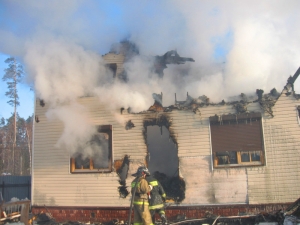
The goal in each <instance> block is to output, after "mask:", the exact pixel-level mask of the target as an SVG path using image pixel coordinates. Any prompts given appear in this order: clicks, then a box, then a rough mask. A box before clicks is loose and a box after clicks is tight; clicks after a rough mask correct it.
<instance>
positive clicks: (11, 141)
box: [0, 57, 33, 175]
mask: <svg viewBox="0 0 300 225" xmlns="http://www.w3.org/2000/svg"><path fill="white" fill-rule="evenodd" d="M5 63H7V64H8V67H7V68H6V69H4V75H3V77H2V80H3V81H5V82H6V84H7V91H6V93H5V95H6V96H7V97H8V98H9V101H8V102H7V103H8V104H9V105H11V106H12V107H13V113H12V116H11V117H10V118H8V119H4V118H3V117H2V118H1V121H0V174H2V175H30V174H31V153H32V128H33V116H29V117H28V118H27V119H24V118H21V117H20V116H19V114H18V113H17V107H18V106H19V105H20V102H19V95H18V86H17V85H18V83H20V82H21V79H22V77H23V75H24V71H23V67H22V65H21V64H20V63H18V62H17V60H16V59H15V58H14V57H9V58H7V59H6V60H5Z"/></svg>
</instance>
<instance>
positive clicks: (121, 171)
mask: <svg viewBox="0 0 300 225" xmlns="http://www.w3.org/2000/svg"><path fill="white" fill-rule="evenodd" d="M114 167H115V169H116V171H117V174H118V175H119V177H120V180H119V183H120V185H121V186H119V188H118V189H119V195H120V197H121V198H126V197H127V195H128V194H129V192H128V190H127V186H126V178H127V175H128V169H129V156H128V155H125V156H124V158H123V159H121V160H116V161H115V163H114Z"/></svg>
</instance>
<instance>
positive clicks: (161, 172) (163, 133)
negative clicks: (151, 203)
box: [144, 115, 185, 203]
mask: <svg viewBox="0 0 300 225" xmlns="http://www.w3.org/2000/svg"><path fill="white" fill-rule="evenodd" d="M170 126H171V122H170V119H169V118H168V117H167V116H165V115H161V116H159V117H157V118H155V119H153V120H145V121H144V137H145V142H146V144H147V148H148V157H147V165H148V168H149V171H150V173H151V175H152V176H153V177H154V178H156V179H157V180H158V181H159V182H160V183H161V185H162V186H163V188H164V190H165V192H166V194H167V200H168V202H176V203H180V202H181V201H183V200H184V198H185V181H184V180H183V178H181V177H180V176H179V168H178V166H179V160H178V148H177V143H176V139H175V137H174V134H173V133H170V131H169V128H170Z"/></svg>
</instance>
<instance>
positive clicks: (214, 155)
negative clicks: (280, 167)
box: [209, 113, 266, 169]
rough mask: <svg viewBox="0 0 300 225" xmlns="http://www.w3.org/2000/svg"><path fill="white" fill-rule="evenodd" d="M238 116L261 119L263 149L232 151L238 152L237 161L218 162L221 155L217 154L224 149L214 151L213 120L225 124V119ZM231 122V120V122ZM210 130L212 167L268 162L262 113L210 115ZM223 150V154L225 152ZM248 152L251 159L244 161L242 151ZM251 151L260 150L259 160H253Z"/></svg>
mask: <svg viewBox="0 0 300 225" xmlns="http://www.w3.org/2000/svg"><path fill="white" fill-rule="evenodd" d="M234 117H235V118H236V119H237V121H238V120H239V119H242V120H247V119H250V121H251V119H256V120H257V119H259V129H260V135H259V136H260V138H261V140H260V142H261V150H257V151H255V150H241V151H238V150H237V151H231V152H236V161H237V162H236V163H231V164H230V163H228V164H218V160H219V158H218V157H220V155H219V156H217V153H218V152H219V153H221V152H222V151H214V150H213V141H214V140H213V135H212V127H211V126H212V122H213V123H216V121H217V122H219V123H220V124H223V121H228V122H229V121H232V118H234ZM229 124H230V122H229ZM209 130H210V146H211V155H212V169H217V168H228V167H248V166H264V165H265V164H266V161H265V155H266V153H265V143H264V132H263V118H262V116H261V113H246V114H239V115H231V114H230V115H227V116H223V117H221V116H220V117H218V116H217V115H215V116H211V117H209ZM224 152H226V153H227V155H228V156H229V152H228V151H224ZM224 152H223V154H225V153H224ZM246 152H248V154H249V160H250V161H248V162H243V161H242V157H241V156H242V153H246ZM251 152H260V154H259V156H260V158H259V160H253V161H252V156H251V154H250V153H251Z"/></svg>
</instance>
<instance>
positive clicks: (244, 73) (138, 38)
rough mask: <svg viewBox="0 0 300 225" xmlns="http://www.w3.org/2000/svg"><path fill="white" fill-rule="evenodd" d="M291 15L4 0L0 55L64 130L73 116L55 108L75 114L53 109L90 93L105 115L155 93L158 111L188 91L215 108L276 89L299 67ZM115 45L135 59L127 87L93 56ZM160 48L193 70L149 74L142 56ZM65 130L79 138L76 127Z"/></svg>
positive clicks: (261, 7)
mask: <svg viewBox="0 0 300 225" xmlns="http://www.w3.org/2000/svg"><path fill="white" fill-rule="evenodd" d="M299 7H300V2H299V1H297V0H288V1H279V0H278V1H276V0H275V1H274V0H272V1H271V0H269V1H258V0H254V1H246V2H245V1H242V2H241V1H233V0H227V1H198V0H197V1H196V0H195V1H188V2H186V1H179V0H178V1H168V0H166V1H140V2H137V1H130V0H128V1H121V2H120V1H108V2H105V1H104V2H103V1H93V0H90V1H81V0H78V1H73V0H72V1H71V0H70V1H68V0H66V1H63V2H62V1H58V0H54V1H49V2H39V1H33V0H26V1H18V0H10V1H8V0H7V1H6V0H4V1H1V3H0V9H1V10H0V13H1V14H2V16H1V17H2V18H5V19H4V20H2V21H1V23H0V52H2V53H4V54H7V55H12V56H16V57H17V58H18V59H19V60H20V61H21V62H22V63H23V64H24V66H25V69H26V72H27V75H28V76H27V81H28V82H29V83H30V84H32V85H33V86H34V89H35V93H36V96H37V97H38V98H41V99H43V100H44V101H45V102H46V103H48V104H50V105H51V110H52V111H51V113H50V114H51V115H52V116H54V115H55V116H56V117H57V118H60V119H61V120H63V121H64V124H65V126H66V129H65V132H68V130H70V132H71V129H69V128H68V126H69V125H72V119H74V120H75V118H76V115H74V116H63V115H64V114H65V112H64V110H66V111H68V113H69V114H72V113H74V114H76V112H75V111H74V110H70V109H68V108H67V107H65V108H61V107H58V106H57V104H58V103H59V104H61V103H65V102H68V103H70V107H71V108H72V107H73V108H72V109H74V107H75V108H76V99H77V98H78V97H81V96H87V95H96V96H98V97H99V101H100V102H103V103H109V104H108V107H110V109H111V110H114V109H116V108H120V107H124V108H126V107H131V108H132V109H133V110H134V111H135V112H138V111H142V110H146V109H148V108H149V106H150V105H152V104H153V101H154V100H153V98H152V94H153V93H158V94H160V93H161V92H162V93H163V105H164V106H168V105H171V104H173V103H174V93H176V94H177V99H178V100H185V97H186V93H187V92H188V93H189V95H191V96H193V97H198V96H202V95H206V96H208V97H209V98H210V100H211V101H212V102H220V101H221V100H222V99H224V100H227V99H228V98H230V97H231V96H236V95H239V94H240V93H242V92H243V93H245V94H250V95H254V94H255V90H256V89H263V90H264V91H265V93H267V92H269V91H270V90H271V89H272V88H274V87H275V88H276V89H277V90H278V91H281V90H282V88H283V87H284V85H285V84H286V81H287V78H288V77H289V76H290V75H293V74H294V72H295V71H296V70H297V68H298V67H299V66H300V52H299V50H298V49H300V48H299V47H300V42H299V39H300V31H299V29H297V25H298V24H299V22H300V14H299V13H298V9H299ZM124 39H127V40H129V41H131V42H133V43H135V44H136V45H137V46H138V47H139V52H140V56H136V57H134V58H132V59H131V60H130V61H128V62H127V64H126V65H125V67H126V69H127V75H128V82H127V83H122V82H118V81H115V80H113V79H112V76H111V74H109V73H108V72H107V71H106V70H105V67H104V62H103V60H102V58H101V55H103V54H105V53H107V52H108V51H109V49H110V47H111V46H112V45H113V44H115V43H118V42H120V41H121V40H124ZM169 50H177V52H178V53H179V54H180V55H181V56H184V57H192V58H193V59H194V60H195V62H193V63H189V62H188V63H186V64H185V65H172V66H168V68H167V69H165V70H164V73H165V75H164V78H163V79H159V78H158V77H157V76H156V75H155V74H153V73H152V72H151V70H150V67H151V63H152V61H151V56H152V57H153V56H156V55H163V54H164V53H165V52H167V51H169ZM295 90H296V92H297V90H300V81H296V83H295ZM50 114H49V115H50ZM70 120H71V121H70ZM120 121H121V120H120ZM78 127H79V126H78ZM72 132H73V135H74V136H76V135H78V136H80V135H82V133H81V131H78V132H77V133H76V128H74V129H72ZM64 135H67V133H64ZM62 140H63V137H62V139H61V140H60V143H61V141H62Z"/></svg>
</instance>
